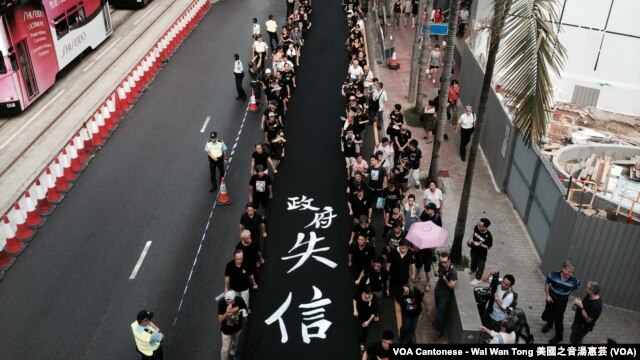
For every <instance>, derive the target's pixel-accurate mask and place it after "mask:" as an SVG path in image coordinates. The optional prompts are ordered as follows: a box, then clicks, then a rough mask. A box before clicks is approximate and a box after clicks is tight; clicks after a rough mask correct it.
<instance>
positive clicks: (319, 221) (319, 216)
mask: <svg viewBox="0 0 640 360" xmlns="http://www.w3.org/2000/svg"><path fill="white" fill-rule="evenodd" d="M337 216H338V215H336V214H334V213H333V208H332V207H331V206H325V207H324V211H323V212H317V213H315V218H314V219H313V221H312V222H310V223H309V225H307V226H305V227H304V228H305V229H306V228H308V227H309V226H311V225H315V226H316V229H317V228H323V229H326V228H328V227H329V226H331V221H332V219H333V218H335V217H337Z"/></svg>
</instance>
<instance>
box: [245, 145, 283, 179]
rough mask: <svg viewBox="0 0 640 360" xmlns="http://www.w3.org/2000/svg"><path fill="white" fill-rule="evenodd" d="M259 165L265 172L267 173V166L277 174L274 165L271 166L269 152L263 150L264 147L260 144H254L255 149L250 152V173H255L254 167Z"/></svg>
mask: <svg viewBox="0 0 640 360" xmlns="http://www.w3.org/2000/svg"><path fill="white" fill-rule="evenodd" d="M258 165H260V166H262V169H263V170H264V173H265V174H268V173H269V171H268V169H269V166H271V168H272V169H273V173H274V174H277V173H278V170H277V168H276V167H275V166H273V161H271V157H270V156H269V154H268V153H267V152H266V151H264V147H263V146H262V144H256V151H254V152H253V154H251V175H255V174H256V173H257V171H256V167H257V166H258Z"/></svg>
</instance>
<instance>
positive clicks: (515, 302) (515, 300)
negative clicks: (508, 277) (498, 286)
mask: <svg viewBox="0 0 640 360" xmlns="http://www.w3.org/2000/svg"><path fill="white" fill-rule="evenodd" d="M509 294H513V300H512V301H511V304H510V305H509V307H510V308H512V309H515V308H516V307H518V293H517V292H515V291H513V288H511V289H509V291H505V292H504V295H502V300H504V298H506V297H507V295H509ZM506 310H507V309H505V311H506Z"/></svg>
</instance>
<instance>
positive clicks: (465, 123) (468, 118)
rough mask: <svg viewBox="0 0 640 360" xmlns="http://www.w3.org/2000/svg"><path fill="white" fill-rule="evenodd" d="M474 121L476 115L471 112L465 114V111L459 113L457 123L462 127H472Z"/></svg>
mask: <svg viewBox="0 0 640 360" xmlns="http://www.w3.org/2000/svg"><path fill="white" fill-rule="evenodd" d="M475 123H476V115H475V114H473V113H471V114H467V113H466V112H465V113H464V114H462V115H460V119H458V125H460V126H461V127H462V128H463V129H472V128H473V127H474V126H475Z"/></svg>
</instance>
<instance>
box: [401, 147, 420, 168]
mask: <svg viewBox="0 0 640 360" xmlns="http://www.w3.org/2000/svg"><path fill="white" fill-rule="evenodd" d="M405 154H406V155H407V157H408V158H409V161H408V162H407V164H409V167H410V168H412V169H414V170H416V169H419V168H420V159H422V151H421V150H420V148H415V149H413V150H412V149H411V148H410V147H408V146H407V147H406V148H405Z"/></svg>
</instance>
